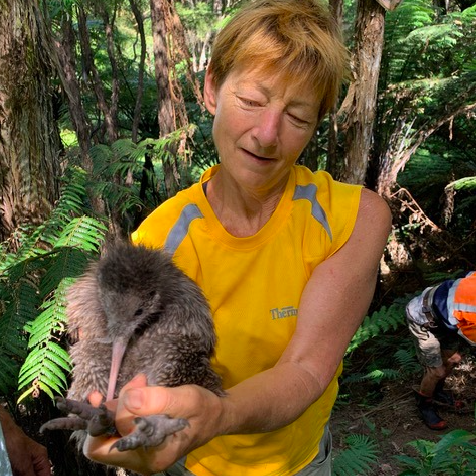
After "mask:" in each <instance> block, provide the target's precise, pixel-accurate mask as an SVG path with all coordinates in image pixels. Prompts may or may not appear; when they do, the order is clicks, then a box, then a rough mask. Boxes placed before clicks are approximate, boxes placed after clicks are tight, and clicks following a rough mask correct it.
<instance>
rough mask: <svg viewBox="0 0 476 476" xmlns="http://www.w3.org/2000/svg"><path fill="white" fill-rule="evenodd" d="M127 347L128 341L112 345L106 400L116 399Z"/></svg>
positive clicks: (118, 341)
mask: <svg viewBox="0 0 476 476" xmlns="http://www.w3.org/2000/svg"><path fill="white" fill-rule="evenodd" d="M126 347H127V341H124V340H123V339H117V340H115V341H114V342H113V343H112V358H111V372H110V373H109V385H108V387H107V397H106V400H112V399H113V398H114V392H115V391H116V385H117V377H118V375H119V370H120V369H121V364H122V358H123V357H124V352H125V351H126Z"/></svg>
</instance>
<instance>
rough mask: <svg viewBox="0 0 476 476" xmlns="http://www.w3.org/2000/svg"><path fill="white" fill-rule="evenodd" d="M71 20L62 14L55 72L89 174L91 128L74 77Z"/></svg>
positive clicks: (67, 13) (78, 86)
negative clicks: (59, 81)
mask: <svg viewBox="0 0 476 476" xmlns="http://www.w3.org/2000/svg"><path fill="white" fill-rule="evenodd" d="M71 18H72V15H71V14H70V12H64V14H63V17H62V19H61V30H60V31H61V35H62V37H61V38H56V39H55V40H54V47H55V53H56V61H57V71H58V74H59V76H60V78H61V83H62V86H63V89H64V92H65V94H66V98H67V103H68V108H69V115H70V117H71V122H72V123H73V127H74V131H75V132H76V137H77V139H78V145H79V150H80V154H81V161H82V166H83V168H84V170H86V171H87V172H88V173H90V174H91V173H92V171H93V163H92V160H91V157H90V156H89V149H90V148H91V126H90V123H89V119H88V117H87V114H86V111H85V110H84V107H83V104H82V102H81V87H80V84H79V81H78V78H77V76H76V54H75V47H76V38H75V34H74V29H73V25H72V23H71V21H72V20H71Z"/></svg>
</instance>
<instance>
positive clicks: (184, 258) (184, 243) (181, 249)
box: [132, 166, 361, 476]
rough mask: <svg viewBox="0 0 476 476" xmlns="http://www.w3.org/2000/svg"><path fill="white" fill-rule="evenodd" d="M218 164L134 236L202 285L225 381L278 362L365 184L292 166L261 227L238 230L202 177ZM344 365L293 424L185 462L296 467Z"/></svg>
mask: <svg viewBox="0 0 476 476" xmlns="http://www.w3.org/2000/svg"><path fill="white" fill-rule="evenodd" d="M218 167H219V166H215V167H212V168H211V169H209V170H207V171H206V172H205V173H204V174H203V175H202V177H201V179H200V182H199V183H197V184H195V185H192V186H191V187H190V188H189V189H187V190H184V191H182V192H179V193H178V194H177V195H176V196H175V197H173V198H171V199H169V200H167V201H166V202H164V203H163V204H162V205H160V206H159V207H158V208H157V209H156V210H154V211H153V212H152V213H151V214H150V215H149V217H147V219H146V220H144V222H143V223H142V224H141V226H140V227H139V228H138V230H137V231H136V232H134V233H133V235H132V238H133V241H134V242H135V243H140V244H143V245H145V246H149V247H153V248H159V247H160V248H164V249H165V250H166V251H168V252H170V253H171V254H172V255H173V259H174V262H175V263H176V264H177V265H178V266H179V267H180V268H181V269H182V270H183V271H184V272H185V273H186V274H187V275H188V276H189V277H190V278H192V279H193V280H194V281H195V282H196V283H197V284H198V285H199V286H200V287H201V288H202V290H203V292H204V294H205V296H206V297H207V299H208V301H209V303H210V307H211V310H212V314H213V319H214V324H215V329H216V333H217V337H218V342H217V347H216V354H215V357H214V359H213V361H212V365H213V367H214V369H215V370H216V371H217V372H218V373H219V374H220V375H221V376H222V378H223V386H224V388H225V389H227V388H230V387H232V386H234V385H236V384H237V383H239V382H241V381H242V380H244V379H246V378H248V377H250V376H252V375H254V374H256V373H259V372H261V371H263V370H266V369H269V368H271V367H273V366H274V365H275V363H276V362H277V361H278V359H279V357H280V356H281V354H282V353H283V351H284V349H285V348H286V346H287V344H288V342H289V340H290V338H291V336H292V334H293V332H294V329H295V326H296V317H297V311H298V307H299V301H300V298H301V293H302V291H303V289H304V286H305V285H306V283H307V281H308V280H309V277H310V275H311V273H312V271H313V269H314V268H315V267H316V266H317V265H318V264H319V263H321V262H322V261H324V260H325V259H327V258H328V257H329V256H331V255H332V254H333V253H335V252H336V251H337V250H338V249H339V248H340V247H341V246H342V245H343V244H344V243H345V242H346V241H347V240H348V239H349V237H350V235H351V233H352V230H353V228H354V225H355V220H356V217H357V211H358V207H359V200H360V191H361V187H360V186H355V185H348V184H343V183H339V182H336V181H334V180H333V179H332V178H331V177H330V175H329V174H327V173H326V172H322V171H321V172H317V173H312V172H311V171H310V170H309V169H307V168H305V167H302V166H294V167H293V168H292V170H291V174H290V177H289V180H288V183H287V186H286V189H285V191H284V194H283V196H282V198H281V200H280V202H279V204H278V206H277V207H276V210H275V212H274V213H273V215H272V216H271V218H270V220H269V221H268V223H266V225H265V226H264V227H263V228H262V229H261V230H260V231H259V232H258V233H257V234H256V235H254V236H250V237H246V238H236V237H234V236H232V235H230V234H229V233H228V232H227V231H226V230H225V229H224V228H223V227H222V225H221V224H220V222H219V221H218V220H217V218H216V217H215V215H214V213H213V211H212V209H211V207H210V205H209V203H208V201H207V199H206V196H205V192H204V184H205V183H206V182H207V181H208V180H209V179H210V178H211V177H212V176H213V174H214V173H216V171H217V169H218ZM338 324H339V323H336V325H338ZM340 372H341V367H340V368H339V370H338V372H337V373H336V375H335V376H334V378H333V380H332V382H331V383H330V385H329V386H328V388H327V389H326V391H325V392H324V394H323V395H322V396H321V397H320V398H319V400H318V401H316V402H315V403H314V404H313V405H311V406H310V407H309V408H308V409H307V411H306V412H304V413H303V414H302V415H301V416H300V417H299V418H298V419H297V420H296V421H294V422H293V423H291V424H289V425H287V426H285V427H283V428H281V429H279V430H276V431H273V432H269V433H262V434H251V435H249V434H247V435H227V436H220V437H217V438H214V439H213V440H211V441H210V442H208V443H207V444H206V445H204V446H202V447H200V448H198V449H196V450H195V451H193V452H192V453H190V454H189V455H188V456H187V461H186V467H187V468H188V469H189V470H190V471H192V472H193V474H195V475H197V476H287V475H293V474H295V473H297V472H298V471H299V470H300V469H302V468H303V467H304V466H306V465H307V464H308V463H309V462H310V461H312V460H313V459H314V457H315V456H316V455H317V452H318V447H319V441H320V439H321V437H322V435H323V432H324V427H325V425H326V423H327V421H328V420H329V417H330V413H331V409H332V406H333V404H334V401H335V399H336V396H337V390H338V384H337V378H338V375H339V374H340Z"/></svg>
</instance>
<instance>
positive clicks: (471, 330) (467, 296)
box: [451, 272, 476, 345]
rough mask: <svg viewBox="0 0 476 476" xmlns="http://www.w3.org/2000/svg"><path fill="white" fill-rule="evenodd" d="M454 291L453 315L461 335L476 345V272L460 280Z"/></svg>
mask: <svg viewBox="0 0 476 476" xmlns="http://www.w3.org/2000/svg"><path fill="white" fill-rule="evenodd" d="M453 289H454V297H453V299H452V301H453V302H452V306H451V307H452V315H453V317H454V318H455V319H456V321H457V322H456V325H457V326H458V331H459V334H460V335H461V336H462V337H464V338H465V339H466V340H467V341H469V343H470V344H473V345H476V272H474V273H471V274H470V275H468V276H466V277H465V278H462V279H460V280H459V281H458V283H457V285H456V286H454V287H453Z"/></svg>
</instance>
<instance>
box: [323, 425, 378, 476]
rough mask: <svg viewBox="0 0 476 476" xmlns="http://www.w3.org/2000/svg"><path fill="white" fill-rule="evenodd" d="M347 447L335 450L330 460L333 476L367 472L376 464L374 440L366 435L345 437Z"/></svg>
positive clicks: (376, 456) (353, 475) (376, 453)
mask: <svg viewBox="0 0 476 476" xmlns="http://www.w3.org/2000/svg"><path fill="white" fill-rule="evenodd" d="M345 442H346V443H347V445H348V447H347V448H345V449H343V450H340V451H337V452H336V454H335V456H334V458H333V461H332V474H333V476H359V475H365V474H368V473H369V471H371V470H372V468H373V467H374V466H375V465H376V464H377V462H378V458H379V450H378V447H377V444H376V443H375V441H373V440H372V439H371V438H370V437H368V436H366V435H357V434H352V435H349V436H347V437H346V439H345Z"/></svg>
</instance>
